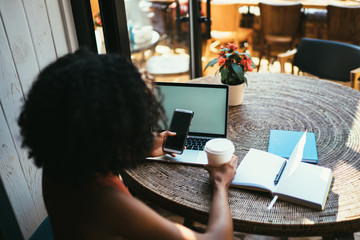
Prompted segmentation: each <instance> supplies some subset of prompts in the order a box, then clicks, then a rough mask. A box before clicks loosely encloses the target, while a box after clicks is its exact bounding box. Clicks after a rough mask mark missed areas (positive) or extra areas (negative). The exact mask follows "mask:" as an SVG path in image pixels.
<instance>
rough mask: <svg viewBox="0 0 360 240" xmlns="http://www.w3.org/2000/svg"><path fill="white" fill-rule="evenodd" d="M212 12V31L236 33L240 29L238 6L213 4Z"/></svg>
mask: <svg viewBox="0 0 360 240" xmlns="http://www.w3.org/2000/svg"><path fill="white" fill-rule="evenodd" d="M210 11H211V14H210V16H211V31H221V32H236V31H237V30H238V29H239V28H240V20H241V15H240V13H239V5H238V4H236V3H222V2H219V1H218V2H211V3H210Z"/></svg>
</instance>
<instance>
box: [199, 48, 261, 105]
mask: <svg viewBox="0 0 360 240" xmlns="http://www.w3.org/2000/svg"><path fill="white" fill-rule="evenodd" d="M238 49H239V47H238V46H237V45H235V44H233V43H228V44H227V45H226V47H221V49H220V50H219V52H218V55H217V58H215V59H213V60H211V61H209V62H208V64H207V65H206V67H205V69H204V70H206V69H207V68H208V67H213V66H214V65H215V64H216V63H217V64H218V65H219V69H218V71H216V73H215V74H217V73H219V72H220V74H221V82H222V83H223V84H227V85H229V105H230V106H236V105H240V104H241V102H242V99H243V92H244V87H245V84H246V85H247V79H246V77H245V72H246V71H252V70H253V69H254V67H255V65H254V63H253V61H252V59H251V56H250V55H249V54H247V53H239V52H238V51H237V50H238Z"/></svg>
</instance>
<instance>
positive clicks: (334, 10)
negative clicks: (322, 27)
mask: <svg viewBox="0 0 360 240" xmlns="http://www.w3.org/2000/svg"><path fill="white" fill-rule="evenodd" d="M327 11H328V12H327V22H328V29H327V32H328V39H329V40H335V41H342V42H348V43H352V44H356V45H360V6H346V7H345V6H336V5H328V7H327Z"/></svg>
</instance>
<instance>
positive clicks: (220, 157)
mask: <svg viewBox="0 0 360 240" xmlns="http://www.w3.org/2000/svg"><path fill="white" fill-rule="evenodd" d="M204 150H205V152H206V155H207V159H208V163H209V165H210V166H213V167H218V166H221V165H223V164H224V163H227V162H228V161H230V160H231V157H232V155H233V154H234V152H235V147H234V144H233V143H232V142H231V141H230V140H228V139H226V138H216V139H212V140H210V141H208V142H207V143H206V144H205V149H204Z"/></svg>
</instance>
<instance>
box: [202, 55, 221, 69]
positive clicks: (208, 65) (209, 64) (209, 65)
mask: <svg viewBox="0 0 360 240" xmlns="http://www.w3.org/2000/svg"><path fill="white" fill-rule="evenodd" d="M217 60H218V59H217V58H214V59H213V60H211V61H209V62H208V64H206V66H205V68H204V71H205V70H206V69H207V68H208V67H212V66H214V65H215V63H217Z"/></svg>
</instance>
